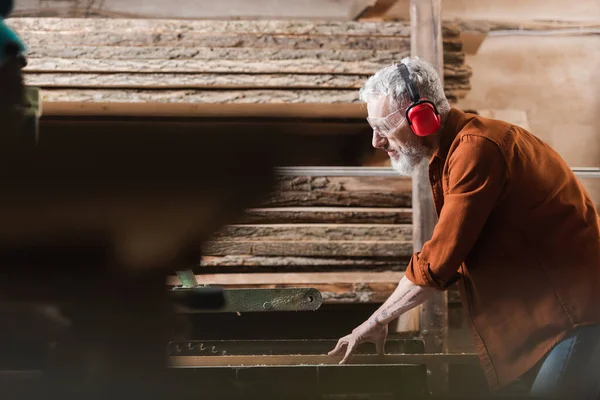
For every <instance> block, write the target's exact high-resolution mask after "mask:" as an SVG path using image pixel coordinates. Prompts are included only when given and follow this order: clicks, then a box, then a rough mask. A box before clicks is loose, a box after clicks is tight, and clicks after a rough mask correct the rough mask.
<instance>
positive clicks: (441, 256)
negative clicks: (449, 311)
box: [406, 135, 507, 290]
mask: <svg viewBox="0 0 600 400" xmlns="http://www.w3.org/2000/svg"><path fill="white" fill-rule="evenodd" d="M460 140H461V142H460V144H459V145H458V146H457V148H456V150H454V152H452V154H451V155H450V158H449V160H448V175H449V176H448V192H447V193H446V194H445V196H444V205H443V207H442V210H441V212H440V216H439V219H438V222H437V224H436V226H435V228H434V231H433V235H432V238H431V240H429V241H427V242H426V243H425V244H424V245H423V248H422V249H421V251H420V252H417V253H415V254H413V256H412V258H411V260H410V262H409V264H408V267H407V269H406V277H407V279H408V280H410V281H411V282H413V283H414V284H416V285H418V286H430V287H433V288H436V289H438V290H445V289H447V288H448V287H449V286H450V285H451V284H453V283H454V282H456V281H457V280H458V279H460V275H459V274H458V269H459V267H460V265H461V264H462V263H463V262H464V260H465V258H466V257H467V255H468V254H469V252H470V251H471V249H472V247H473V245H474V244H475V242H476V241H477V238H478V237H479V234H480V232H481V230H482V228H483V226H484V224H485V222H486V220H487V218H488V216H489V214H490V212H491V211H492V210H493V209H494V207H495V206H496V204H497V202H498V199H499V197H500V194H501V193H502V189H503V188H504V186H505V184H506V180H507V166H506V161H505V159H504V156H503V154H502V153H501V151H500V148H499V147H498V146H497V144H495V143H494V142H492V141H490V140H489V139H487V138H485V137H481V136H476V135H465V136H463V137H462V138H461V139H460Z"/></svg>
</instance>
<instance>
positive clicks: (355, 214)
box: [239, 207, 412, 224]
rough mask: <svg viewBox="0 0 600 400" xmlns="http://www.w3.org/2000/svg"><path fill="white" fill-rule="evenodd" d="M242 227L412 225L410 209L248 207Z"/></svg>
mask: <svg viewBox="0 0 600 400" xmlns="http://www.w3.org/2000/svg"><path fill="white" fill-rule="evenodd" d="M239 223H242V224H282V223H290V224H293V223H295V224H306V223H316V224H326V223H338V224H357V223H365V224H406V223H409V224H410V223H412V210H411V209H410V208H369V207H273V208H251V209H248V210H246V211H245V212H244V215H243V216H242V218H241V219H240V220H239Z"/></svg>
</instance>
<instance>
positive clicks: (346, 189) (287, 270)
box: [173, 176, 412, 303]
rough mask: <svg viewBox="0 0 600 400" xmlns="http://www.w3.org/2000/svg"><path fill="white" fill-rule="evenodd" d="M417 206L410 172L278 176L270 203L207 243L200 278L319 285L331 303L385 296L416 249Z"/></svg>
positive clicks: (205, 280)
mask: <svg viewBox="0 0 600 400" xmlns="http://www.w3.org/2000/svg"><path fill="white" fill-rule="evenodd" d="M410 207H411V180H410V178H405V177H372V176H371V177H357V176H355V177H340V176H281V177H278V184H277V188H276V190H275V191H274V192H273V193H272V194H271V195H270V196H269V197H268V198H267V199H266V200H265V202H264V205H263V208H260V209H250V210H247V211H246V212H245V214H244V215H243V217H242V218H241V219H240V220H239V221H238V223H237V224H235V225H229V226H226V227H225V228H224V229H222V230H221V231H220V232H218V233H217V234H216V235H214V237H213V238H212V240H211V241H209V242H208V243H206V244H205V246H204V248H203V254H204V257H203V259H202V261H201V267H200V271H201V272H202V274H200V275H198V280H199V281H200V282H202V283H215V284H220V285H224V286H226V287H294V286H304V287H306V286H308V287H314V288H316V289H319V290H320V291H321V292H322V294H323V297H324V302H325V303H377V302H382V301H384V300H385V298H387V297H388V296H389V295H390V293H391V292H392V291H393V290H394V289H395V288H396V286H397V284H398V281H399V280H400V278H401V277H402V275H403V270H404V269H405V268H406V264H407V261H408V259H409V257H410V256H411V255H412V228H411V223H412V220H411V218H412V213H411V209H410ZM173 283H174V284H176V282H174V281H173Z"/></svg>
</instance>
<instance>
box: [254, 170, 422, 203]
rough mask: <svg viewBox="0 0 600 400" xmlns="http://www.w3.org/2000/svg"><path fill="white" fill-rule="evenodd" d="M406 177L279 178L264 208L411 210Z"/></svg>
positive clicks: (408, 180) (409, 185) (410, 191)
mask: <svg viewBox="0 0 600 400" xmlns="http://www.w3.org/2000/svg"><path fill="white" fill-rule="evenodd" d="M411 193H412V186H411V179H410V178H406V177H311V176H286V177H278V178H277V183H276V189H275V191H274V192H273V194H272V195H271V196H270V197H269V198H268V199H266V200H265V202H264V204H265V206H275V207H281V206H302V207H306V206H327V207H328V206H335V207H338V206H348V207H393V208H399V207H410V206H411V203H412V194H411Z"/></svg>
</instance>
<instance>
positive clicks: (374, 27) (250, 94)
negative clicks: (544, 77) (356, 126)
mask: <svg viewBox="0 0 600 400" xmlns="http://www.w3.org/2000/svg"><path fill="white" fill-rule="evenodd" d="M9 24H10V25H11V27H13V28H14V29H15V30H16V31H17V32H19V34H20V35H21V36H22V37H23V39H24V40H25V42H26V43H28V45H29V47H30V51H29V55H28V65H27V66H26V68H25V70H24V72H25V75H26V82H27V84H29V85H35V86H38V87H41V88H42V93H41V94H42V99H43V101H44V102H45V103H54V102H62V103H93V102H103V103H187V104H273V103H281V104H307V103H308V104H313V103H314V104H335V103H338V104H339V103H348V104H351V103H358V102H359V100H358V89H359V88H360V87H361V86H362V84H363V83H364V81H365V79H366V78H367V77H368V76H370V75H372V74H373V73H375V72H376V71H377V70H379V69H380V68H381V67H382V66H384V65H390V64H392V63H395V62H398V60H400V59H401V58H403V57H405V56H408V55H409V52H410V29H409V24H408V23H406V22H396V23H394V22H388V23H366V24H365V23H357V22H347V23H346V22H325V21H320V22H319V21H189V20H185V21H182V20H150V21H141V20H138V19H68V18H67V19H60V18H57V19H52V18H11V19H10V20H9ZM443 35H444V62H445V64H446V65H447V67H448V68H446V69H445V70H444V86H445V93H446V95H447V97H448V99H449V100H450V101H451V102H455V101H457V100H458V99H459V98H462V97H464V96H465V95H466V93H468V91H469V90H470V89H471V87H470V77H471V69H470V68H469V67H468V66H466V65H465V56H464V53H463V52H462V39H461V37H460V30H458V29H457V28H456V26H454V25H451V24H448V25H446V26H445V27H444V31H443ZM307 75H310V76H307ZM313 76H314V77H313Z"/></svg>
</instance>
